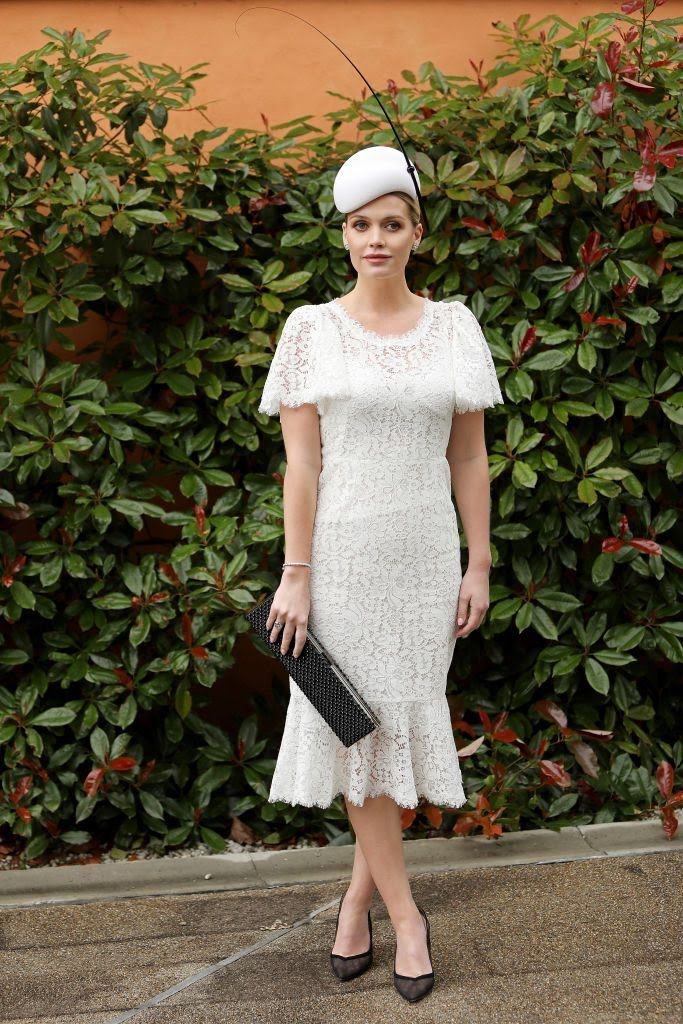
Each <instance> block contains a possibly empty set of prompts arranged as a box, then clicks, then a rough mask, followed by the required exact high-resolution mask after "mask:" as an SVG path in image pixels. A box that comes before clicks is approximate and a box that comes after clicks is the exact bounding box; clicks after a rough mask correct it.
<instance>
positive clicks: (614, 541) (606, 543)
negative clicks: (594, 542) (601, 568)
mask: <svg viewBox="0 0 683 1024" xmlns="http://www.w3.org/2000/svg"><path fill="white" fill-rule="evenodd" d="M623 546H624V544H623V541H620V540H619V538H618V537H605V539H604V540H603V542H602V551H603V554H606V555H612V554H614V552H615V551H620V550H621V549H622V548H623Z"/></svg>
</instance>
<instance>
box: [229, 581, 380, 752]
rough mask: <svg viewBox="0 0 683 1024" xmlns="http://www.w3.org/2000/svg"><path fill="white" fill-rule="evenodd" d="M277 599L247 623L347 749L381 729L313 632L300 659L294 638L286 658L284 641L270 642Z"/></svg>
mask: <svg viewBox="0 0 683 1024" xmlns="http://www.w3.org/2000/svg"><path fill="white" fill-rule="evenodd" d="M274 597H275V593H272V594H269V595H268V597H266V598H265V600H263V601H261V603H260V604H257V605H256V607H255V608H252V609H251V611H248V612H246V617H247V619H248V620H249V622H250V623H251V626H252V628H253V629H254V631H255V632H256V633H257V634H258V636H259V637H260V638H261V639H262V640H264V641H265V642H266V644H267V645H268V648H269V650H270V651H271V653H272V654H274V655H275V657H276V658H278V659H279V661H281V662H282V664H283V665H284V666H285V668H286V669H287V671H288V672H289V674H290V676H291V677H292V679H293V680H294V682H295V683H296V684H297V686H298V687H299V689H300V690H301V691H302V692H303V694H304V695H305V696H306V697H307V698H308V699H309V700H310V702H311V704H312V705H313V707H314V708H315V709H316V711H317V712H318V713H319V714H320V715H322V717H323V718H324V719H325V721H326V722H327V724H328V725H329V727H330V729H332V731H333V732H334V733H335V734H336V735H337V737H338V738H339V739H340V740H341V741H342V743H343V744H344V746H345V747H351V746H353V744H354V743H357V742H358V740H360V739H362V738H363V736H367V735H368V733H370V732H372V731H373V729H376V728H377V727H378V726H379V725H380V721H379V719H378V717H377V715H376V714H375V713H374V711H373V710H372V708H370V707H369V705H368V704H367V703H366V701H365V700H363V698H362V697H361V695H360V693H359V692H358V690H357V689H356V688H355V686H353V684H352V683H351V682H350V680H349V679H348V678H347V677H346V676H345V674H344V673H343V672H342V670H341V669H340V668H339V666H338V665H336V664H335V663H334V661H333V660H332V657H331V656H330V655H329V654H328V652H327V651H326V650H325V648H324V647H323V645H322V644H321V643H320V640H318V638H317V637H316V636H315V635H314V634H313V633H312V632H311V630H310V629H306V640H305V642H304V646H303V648H302V650H301V654H300V655H299V657H298V658H295V657H294V655H293V654H292V653H291V651H292V650H293V648H294V637H292V640H291V642H290V646H289V650H288V651H287V653H286V654H283V653H282V651H281V650H280V644H281V642H282V640H281V638H280V639H278V640H276V641H275V642H274V643H273V642H271V639H270V633H271V631H272V628H273V627H272V626H271V628H270V630H268V629H266V622H267V621H268V615H269V614H270V606H271V605H272V603H273V598H274ZM281 636H282V634H280V637H281Z"/></svg>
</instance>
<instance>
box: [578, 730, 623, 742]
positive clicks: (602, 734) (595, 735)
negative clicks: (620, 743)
mask: <svg viewBox="0 0 683 1024" xmlns="http://www.w3.org/2000/svg"><path fill="white" fill-rule="evenodd" d="M576 731H577V732H578V733H581V735H582V736H587V737H588V739H589V740H605V741H606V740H613V739H614V732H613V730H611V729H577V730H576Z"/></svg>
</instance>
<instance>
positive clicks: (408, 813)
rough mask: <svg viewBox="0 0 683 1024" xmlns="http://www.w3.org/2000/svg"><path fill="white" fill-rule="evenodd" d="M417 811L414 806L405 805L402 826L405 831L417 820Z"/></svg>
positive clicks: (402, 812)
mask: <svg viewBox="0 0 683 1024" xmlns="http://www.w3.org/2000/svg"><path fill="white" fill-rule="evenodd" d="M416 817H417V813H416V811H415V808H414V807H404V808H403V810H402V811H401V828H402V829H403V830H404V831H405V830H406V829H407V828H410V826H411V825H412V823H413V822H414V821H415V818H416Z"/></svg>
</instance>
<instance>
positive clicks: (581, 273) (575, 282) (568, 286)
mask: <svg viewBox="0 0 683 1024" xmlns="http://www.w3.org/2000/svg"><path fill="white" fill-rule="evenodd" d="M585 276H586V271H585V270H575V271H574V273H573V274H572V276H571V277H570V278H569V280H568V281H565V282H564V284H563V285H562V291H563V292H573V291H575V289H576V288H578V287H579V285H580V284H581V282H582V281H583V279H584V277H585Z"/></svg>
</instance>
